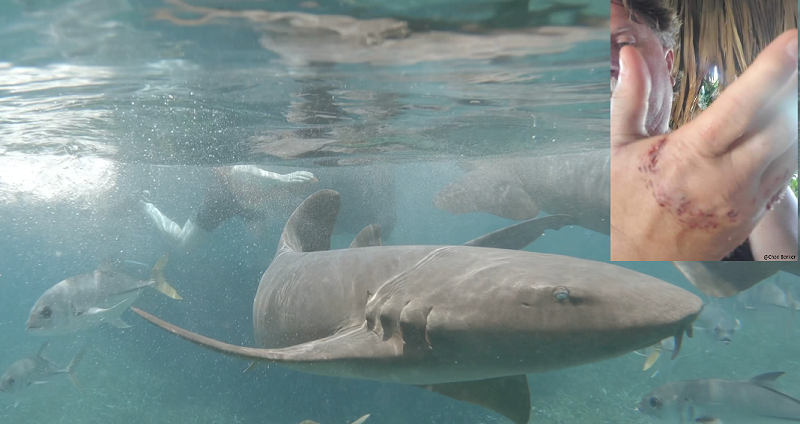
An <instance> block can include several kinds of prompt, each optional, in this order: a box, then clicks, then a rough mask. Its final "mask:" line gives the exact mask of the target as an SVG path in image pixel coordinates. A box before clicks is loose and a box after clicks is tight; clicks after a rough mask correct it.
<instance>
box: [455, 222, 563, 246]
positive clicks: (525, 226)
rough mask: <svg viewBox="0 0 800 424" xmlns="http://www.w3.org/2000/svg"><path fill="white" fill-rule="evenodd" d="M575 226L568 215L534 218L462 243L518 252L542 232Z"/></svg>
mask: <svg viewBox="0 0 800 424" xmlns="http://www.w3.org/2000/svg"><path fill="white" fill-rule="evenodd" d="M577 224H578V221H577V220H576V219H575V218H573V217H571V216H569V215H551V216H545V217H543V218H534V219H529V220H527V221H524V222H520V223H519V224H514V225H511V226H508V227H506V228H502V229H499V230H497V231H494V232H491V233H489V234H486V235H485V236H481V237H478V238H476V239H474V240H470V241H468V242H466V243H464V246H479V247H494V248H497V249H512V250H520V249H524V248H525V246H527V245H529V244H531V243H533V242H534V241H536V239H538V238H539V236H541V235H543V234H544V230H558V229H560V228H561V227H563V226H565V225H577Z"/></svg>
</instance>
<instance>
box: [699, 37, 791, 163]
mask: <svg viewBox="0 0 800 424" xmlns="http://www.w3.org/2000/svg"><path fill="white" fill-rule="evenodd" d="M796 72H797V30H791V31H786V32H785V33H783V34H782V35H781V36H780V37H778V38H777V39H775V41H773V42H772V43H770V45H769V46H767V47H766V48H765V49H764V50H763V51H762V52H761V54H759V55H758V57H757V58H756V60H755V61H754V62H753V63H752V64H751V65H750V67H749V68H748V69H747V71H746V72H744V73H743V74H742V75H741V76H740V77H739V78H738V79H737V80H736V82H734V83H733V84H731V85H730V86H729V87H728V88H726V89H725V90H724V91H723V92H722V94H721V95H720V96H719V98H718V99H717V100H715V101H714V103H712V104H711V106H709V107H708V109H707V110H706V111H705V112H703V113H702V115H701V116H699V117H698V118H697V119H695V120H694V121H692V122H690V123H689V124H687V125H686V126H685V127H684V128H686V129H687V130H688V131H690V132H693V133H694V134H697V137H696V139H697V143H698V144H697V148H698V150H699V151H700V152H701V153H702V154H706V155H707V156H719V155H721V154H723V153H726V152H727V151H728V150H729V149H730V147H731V146H732V144H734V143H735V142H736V141H737V139H738V138H739V136H740V135H741V134H743V133H745V132H746V131H748V129H749V127H750V125H751V124H752V123H753V121H754V120H755V119H756V117H757V116H758V114H759V112H760V111H762V110H763V109H764V108H766V107H769V105H770V102H771V101H772V100H773V99H774V97H775V93H776V92H777V91H778V90H780V89H781V88H782V87H783V86H784V85H785V84H786V83H787V81H788V80H789V78H791V77H792V76H795V78H796Z"/></svg>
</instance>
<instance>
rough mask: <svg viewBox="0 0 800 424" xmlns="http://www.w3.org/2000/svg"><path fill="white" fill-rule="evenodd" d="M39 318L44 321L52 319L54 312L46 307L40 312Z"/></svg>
mask: <svg viewBox="0 0 800 424" xmlns="http://www.w3.org/2000/svg"><path fill="white" fill-rule="evenodd" d="M39 316H41V317H42V318H44V319H50V317H51V316H53V310H52V309H50V307H49V306H45V307H44V308H42V310H41V311H39Z"/></svg>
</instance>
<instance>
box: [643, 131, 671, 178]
mask: <svg viewBox="0 0 800 424" xmlns="http://www.w3.org/2000/svg"><path fill="white" fill-rule="evenodd" d="M666 143H667V137H662V138H661V139H659V140H658V141H656V142H655V143H653V145H651V146H650V148H649V149H648V150H647V154H646V155H645V158H644V159H645V160H644V166H642V167H639V171H641V172H645V171H646V172H649V173H654V172H655V171H656V165H658V156H659V155H660V154H661V149H662V148H664V144H666Z"/></svg>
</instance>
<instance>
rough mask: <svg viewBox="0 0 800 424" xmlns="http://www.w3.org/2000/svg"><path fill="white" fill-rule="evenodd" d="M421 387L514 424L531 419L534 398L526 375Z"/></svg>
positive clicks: (523, 423) (521, 423)
mask: <svg viewBox="0 0 800 424" xmlns="http://www.w3.org/2000/svg"><path fill="white" fill-rule="evenodd" d="M420 387H422V388H424V389H428V390H430V391H432V392H436V393H439V394H442V395H445V396H447V397H450V398H453V399H456V400H460V401H464V402H469V403H472V404H475V405H479V406H482V407H484V408H487V409H491V410H492V411H495V412H497V413H498V414H500V415H503V416H504V417H506V418H508V419H510V420H511V421H512V422H514V423H515V424H527V422H528V420H529V419H530V416H531V394H530V389H529V387H528V377H526V376H525V375H515V376H511V377H499V378H490V379H488V380H478V381H463V382H457V383H444V384H432V385H429V386H420Z"/></svg>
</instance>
